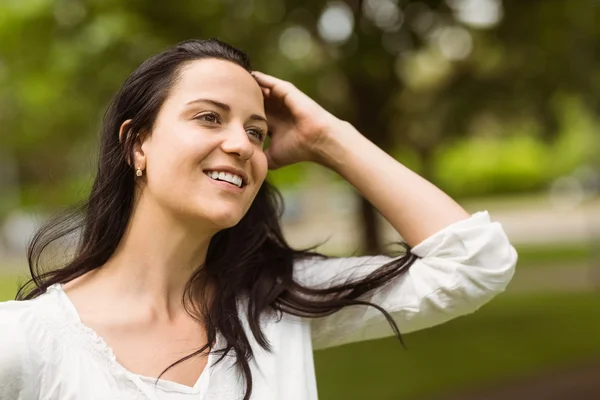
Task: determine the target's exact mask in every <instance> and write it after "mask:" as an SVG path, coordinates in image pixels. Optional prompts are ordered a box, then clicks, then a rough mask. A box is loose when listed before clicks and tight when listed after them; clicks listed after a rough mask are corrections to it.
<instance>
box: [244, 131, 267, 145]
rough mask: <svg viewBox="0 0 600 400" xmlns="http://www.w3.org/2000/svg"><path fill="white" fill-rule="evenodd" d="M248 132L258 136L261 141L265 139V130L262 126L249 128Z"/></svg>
mask: <svg viewBox="0 0 600 400" xmlns="http://www.w3.org/2000/svg"><path fill="white" fill-rule="evenodd" d="M248 133H250V134H251V135H252V136H254V137H255V138H257V139H258V140H259V141H260V142H261V143H262V142H263V140H265V136H266V135H265V131H264V130H263V129H261V128H252V129H248Z"/></svg>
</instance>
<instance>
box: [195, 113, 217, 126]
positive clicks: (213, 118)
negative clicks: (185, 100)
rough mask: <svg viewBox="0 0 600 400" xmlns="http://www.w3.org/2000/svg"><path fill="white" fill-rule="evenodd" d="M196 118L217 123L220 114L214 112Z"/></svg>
mask: <svg viewBox="0 0 600 400" xmlns="http://www.w3.org/2000/svg"><path fill="white" fill-rule="evenodd" d="M194 119H196V120H198V121H204V122H209V123H211V124H216V123H218V122H219V116H218V115H217V114H215V113H213V112H210V113H204V114H200V115H197V116H195V117H194Z"/></svg>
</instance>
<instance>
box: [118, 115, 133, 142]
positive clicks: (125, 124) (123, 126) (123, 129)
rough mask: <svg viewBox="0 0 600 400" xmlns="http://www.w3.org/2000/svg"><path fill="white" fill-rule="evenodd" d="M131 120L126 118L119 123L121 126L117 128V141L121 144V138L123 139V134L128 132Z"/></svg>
mask: <svg viewBox="0 0 600 400" xmlns="http://www.w3.org/2000/svg"><path fill="white" fill-rule="evenodd" d="M132 121H133V120H131V119H128V120H127V121H125V122H123V123H122V124H121V128H120V129H119V143H121V144H123V140H124V139H125V138H124V137H123V135H127V134H128V133H129V132H128V130H129V127H130V126H131V122H132Z"/></svg>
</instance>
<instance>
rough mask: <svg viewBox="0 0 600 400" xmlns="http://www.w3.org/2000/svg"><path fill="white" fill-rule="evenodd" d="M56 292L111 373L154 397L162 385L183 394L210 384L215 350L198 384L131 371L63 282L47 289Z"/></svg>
mask: <svg viewBox="0 0 600 400" xmlns="http://www.w3.org/2000/svg"><path fill="white" fill-rule="evenodd" d="M53 291H54V292H56V293H57V295H58V298H59V304H60V305H61V309H62V311H63V312H64V313H65V314H67V315H68V317H69V318H68V319H69V320H70V321H71V323H72V325H73V326H74V327H75V328H76V330H77V331H78V332H79V333H81V334H82V336H83V339H84V340H86V341H87V343H88V344H89V348H90V350H91V351H92V352H93V353H95V354H96V355H97V356H99V357H100V358H101V359H102V360H103V361H104V362H105V363H106V365H107V366H108V367H109V369H110V370H111V373H113V374H114V375H116V376H121V377H124V378H126V379H129V380H130V381H131V382H133V383H134V384H135V385H136V387H137V389H138V390H139V391H140V392H142V393H144V394H146V395H147V396H149V397H151V398H152V397H154V396H153V395H151V394H150V393H148V391H149V389H150V388H152V389H154V388H158V389H160V390H162V391H164V392H174V393H182V394H198V393H200V391H201V389H202V388H207V387H208V379H209V376H210V371H208V369H209V367H210V366H212V365H213V362H214V361H215V360H214V353H213V352H212V351H211V352H210V353H209V355H208V360H207V363H206V366H205V367H204V370H203V371H202V373H201V374H200V376H199V377H198V380H197V381H196V383H195V384H194V386H187V385H184V384H181V383H177V382H173V381H169V380H165V379H160V380H159V381H158V382H157V381H156V378H152V377H149V376H144V375H140V374H136V373H134V372H131V371H129V370H128V369H127V368H125V367H124V366H123V365H122V364H121V363H119V361H118V360H117V357H116V355H115V353H114V351H113V350H112V348H111V347H110V346H109V345H108V344H107V343H106V342H105V341H104V339H103V338H102V337H101V336H100V335H98V334H97V333H96V332H95V331H94V330H93V329H92V328H90V327H89V326H87V325H85V324H84V323H83V321H82V319H81V316H80V315H79V312H78V311H77V308H76V307H75V305H74V304H73V303H72V302H71V299H69V296H68V295H67V294H66V293H65V291H64V290H63V287H62V284H60V283H55V284H53V285H51V286H49V287H48V289H47V292H53ZM216 344H217V346H219V335H217V340H216Z"/></svg>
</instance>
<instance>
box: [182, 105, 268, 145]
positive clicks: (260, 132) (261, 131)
mask: <svg viewBox="0 0 600 400" xmlns="http://www.w3.org/2000/svg"><path fill="white" fill-rule="evenodd" d="M206 116H211V117H214V118H215V119H216V120H217V121H219V120H220V119H219V115H218V114H216V113H212V112H211V113H204V114H200V115H198V116H196V117H194V119H196V120H199V121H204V122H208V123H211V124H214V123H216V122H212V121H206V120H204V119H202V118H203V117H206ZM251 131H255V132H256V134H255V135H254V136H255V137H256V138H257V139H258V140H260V142H261V143H262V142H263V141H264V140H265V137H266V136H267V135H266V134H265V131H264V129H261V128H252V129H251Z"/></svg>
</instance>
